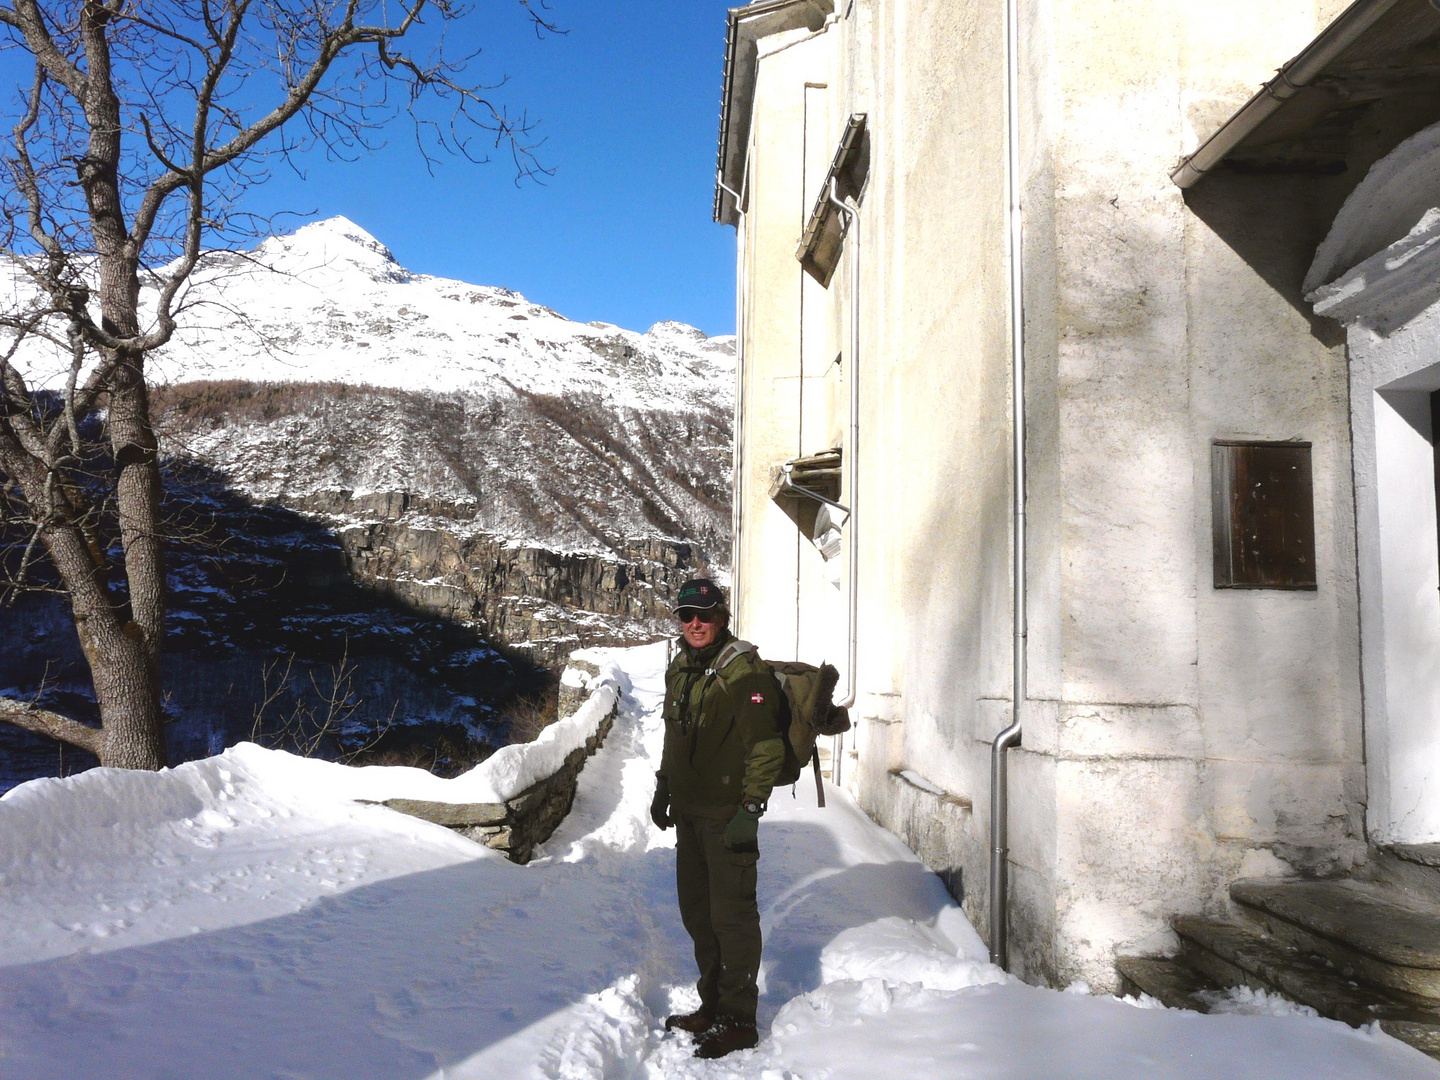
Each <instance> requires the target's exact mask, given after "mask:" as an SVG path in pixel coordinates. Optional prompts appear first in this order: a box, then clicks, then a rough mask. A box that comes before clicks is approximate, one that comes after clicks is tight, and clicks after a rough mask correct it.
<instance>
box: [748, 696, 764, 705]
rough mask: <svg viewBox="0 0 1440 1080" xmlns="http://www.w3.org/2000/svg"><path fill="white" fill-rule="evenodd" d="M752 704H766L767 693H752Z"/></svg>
mask: <svg viewBox="0 0 1440 1080" xmlns="http://www.w3.org/2000/svg"><path fill="white" fill-rule="evenodd" d="M750 704H751V705H764V704H765V695H764V694H751V695H750Z"/></svg>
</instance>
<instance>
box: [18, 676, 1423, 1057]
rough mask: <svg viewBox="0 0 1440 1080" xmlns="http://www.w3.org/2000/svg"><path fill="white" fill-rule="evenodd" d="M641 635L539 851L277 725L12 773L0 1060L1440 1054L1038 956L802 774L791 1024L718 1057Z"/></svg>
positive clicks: (655, 694)
mask: <svg viewBox="0 0 1440 1080" xmlns="http://www.w3.org/2000/svg"><path fill="white" fill-rule="evenodd" d="M617 658H618V659H619V662H620V663H621V664H622V666H624V667H625V669H626V670H627V671H628V673H629V674H630V676H631V680H632V682H633V689H632V693H631V694H630V695H629V696H627V698H626V699H625V701H624V703H623V707H622V714H621V718H620V719H619V720H618V721H617V723H616V726H615V729H614V731H613V732H612V734H611V736H610V737H609V739H608V740H607V742H606V745H605V747H604V748H603V749H602V750H601V752H600V753H599V754H597V755H596V757H595V758H594V759H593V760H592V761H591V762H590V764H589V765H588V766H587V767H586V770H585V772H584V774H583V776H582V782H581V790H580V793H579V796H578V797H577V800H576V805H575V809H574V811H572V813H571V815H570V817H569V818H568V819H567V821H566V822H565V824H564V825H563V826H562V828H561V830H560V832H558V833H557V834H556V835H555V836H554V837H553V838H552V839H551V841H550V842H549V843H548V844H547V845H546V847H545V849H544V851H543V853H542V857H541V858H539V859H537V861H535V862H533V863H531V864H530V865H529V866H526V867H519V866H514V865H512V864H511V863H509V862H507V861H506V860H504V859H503V858H500V857H499V856H496V855H494V854H493V853H490V852H487V851H484V850H482V849H480V848H478V847H477V846H475V845H473V844H471V843H470V842H469V841H466V840H463V839H460V838H459V837H456V836H455V835H453V834H451V833H450V832H449V831H448V830H445V829H442V828H440V827H438V826H431V825H427V824H425V823H424V822H419V821H415V820H413V819H409V818H405V817H402V816H401V815H398V814H395V813H393V812H391V811H389V810H385V809H383V808H381V807H375V806H365V805H361V804H358V803H356V802H355V801H354V796H355V790H356V787H357V784H358V783H360V781H357V779H356V771H355V770H348V771H347V770H344V769H343V768H342V767H340V766H332V765H327V764H324V763H319V762H309V761H300V760H298V759H295V758H290V757H287V756H286V755H282V754H277V753H273V752H269V751H263V750H260V749H258V748H255V747H250V746H242V747H237V748H235V749H232V750H230V751H228V752H227V753H226V754H224V755H222V756H221V757H218V758H212V759H209V760H208V761H203V762H196V763H193V764H191V765H186V766H182V767H181V768H179V769H175V770H173V771H170V772H168V773H164V774H161V775H159V776H155V775H136V774H122V773H115V772H109V771H104V770H97V771H94V772H91V773H86V774H82V775H80V776H77V777H72V778H70V779H67V780H63V781H61V780H43V781H36V782H33V783H31V784H27V785H23V786H22V787H20V788H17V789H15V790H14V791H13V792H11V793H10V794H9V795H7V796H6V797H5V798H3V799H0V1078H4V1080H12V1078H14V1080H21V1078H25V1080H29V1078H35V1080H41V1078H44V1080H52V1078H62V1080H80V1078H88V1077H97V1078H98V1077H105V1078H118V1077H125V1078H129V1077H135V1078H151V1077H154V1078H171V1077H174V1078H181V1077H183V1078H197V1080H199V1078H204V1080H211V1078H228V1077H236V1078H242V1077H243V1078H252V1077H264V1078H272V1077H274V1078H285V1080H297V1078H314V1080H372V1078H373V1080H439V1078H442V1077H443V1078H449V1080H508V1078H511V1077H516V1078H519V1077H542V1078H544V1077H548V1078H564V1080H581V1078H591V1077H595V1078H598V1077H606V1078H647V1080H659V1078H662V1077H679V1078H686V1077H695V1078H720V1077H737V1078H747V1080H748V1078H753V1080H821V1078H829V1080H842V1078H849V1077H855V1078H857V1080H858V1078H865V1080H873V1078H874V1077H877V1076H883V1077H892V1078H901V1077H926V1078H931V1077H967V1078H970V1077H974V1078H1017V1080H1018V1078H1041V1077H1043V1078H1051V1077H1054V1078H1062V1077H1063V1078H1066V1080H1080V1078H1088V1077H1096V1078H1100V1077H1104V1078H1106V1080H1142V1078H1143V1080H1156V1078H1169V1077H1175V1078H1181V1077H1184V1078H1199V1077H1212V1076H1225V1077H1227V1078H1240V1077H1256V1078H1260V1077H1264V1078H1266V1080H1280V1078H1291V1077H1293V1078H1297V1080H1298V1078H1304V1080H1321V1078H1329V1077H1334V1078H1337V1080H1338V1078H1342V1077H1343V1078H1346V1080H1356V1078H1362V1077H1387V1078H1395V1080H1408V1078H1411V1077H1414V1078H1421V1077H1426V1078H1432V1080H1434V1078H1437V1077H1440V1065H1437V1063H1435V1062H1433V1061H1430V1060H1429V1059H1427V1058H1425V1057H1423V1056H1422V1055H1420V1054H1418V1053H1417V1052H1415V1051H1413V1050H1411V1049H1410V1048H1408V1047H1406V1046H1404V1045H1402V1044H1400V1043H1398V1042H1396V1041H1394V1040H1392V1039H1390V1038H1388V1037H1387V1036H1385V1035H1383V1034H1380V1033H1379V1032H1373V1031H1361V1032H1357V1031H1353V1030H1351V1029H1349V1028H1347V1027H1345V1026H1343V1025H1340V1024H1335V1023H1331V1022H1329V1021H1325V1020H1320V1019H1316V1018H1314V1017H1307V1016H1303V1015H1296V1014H1295V1013H1294V1012H1293V1010H1286V1009H1283V1008H1282V1009H1280V1010H1279V1011H1280V1012H1281V1013H1282V1015H1210V1016H1200V1015H1198V1014H1194V1013H1183V1012H1172V1011H1168V1010H1163V1009H1147V1008H1137V1007H1135V1006H1134V1005H1133V1004H1127V1003H1125V1002H1121V1001H1117V1000H1115V999H1113V998H1105V997H1093V996H1089V995H1084V994H1066V993H1057V992H1055V991H1049V990H1040V989H1036V988H1033V987H1028V986H1023V985H1021V984H1018V983H1016V982H1014V981H1012V980H1009V979H1008V977H1006V976H1005V975H1004V973H1003V972H1000V971H998V970H997V969H995V968H993V967H991V966H989V965H988V964H986V963H985V962H984V951H983V948H982V947H981V945H980V942H979V939H978V938H977V937H976V935H975V933H974V931H973V930H972V929H971V928H970V927H969V925H968V924H967V923H966V922H965V920H964V918H963V916H962V915H961V913H960V910H959V909H958V908H957V907H956V906H955V905H954V904H953V903H952V902H951V900H950V898H949V897H948V895H947V894H946V893H945V891H944V889H943V888H942V887H941V885H940V883H939V881H938V879H936V878H935V877H934V876H933V875H931V874H929V873H928V872H927V871H926V870H925V869H924V867H922V866H921V865H920V864H919V863H918V862H917V861H916V860H915V858H914V856H912V855H911V854H910V853H909V852H908V851H907V850H906V849H905V848H904V847H903V845H901V844H900V843H899V842H898V841H897V840H896V839H895V838H893V837H892V836H890V835H889V834H887V833H885V832H883V831H881V830H880V829H878V828H876V827H875V826H874V825H872V824H871V823H870V822H869V821H868V820H867V819H866V818H865V817H864V815H863V814H861V813H860V812H859V811H858V810H857V809H856V808H855V807H854V805H853V804H852V803H851V802H850V800H849V799H848V798H846V797H845V796H844V795H843V793H840V792H836V791H831V792H830V794H829V800H830V805H829V806H828V807H827V808H826V809H824V810H820V809H817V808H816V807H815V806H814V803H813V791H809V790H807V788H806V785H804V784H801V785H799V786H798V788H797V791H796V797H794V798H792V796H791V794H790V793H789V792H788V791H785V792H779V793H777V794H776V796H775V798H774V800H773V805H772V811H771V813H770V814H768V815H767V816H766V818H765V820H764V822H763V823H762V833H761V847H762V851H763V853H764V854H763V856H762V859H761V874H760V886H761V907H762V912H763V918H764V922H765V934H766V960H765V967H764V971H763V980H764V982H763V987H762V989H763V996H762V1002H761V1017H760V1019H761V1026H762V1031H765V1030H766V1029H768V1030H769V1032H770V1035H769V1037H768V1038H766V1039H765V1040H764V1041H763V1042H762V1043H761V1045H760V1047H758V1048H757V1049H756V1050H753V1051H747V1052H744V1053H741V1054H736V1055H732V1056H731V1057H730V1058H727V1059H724V1060H722V1061H718V1062H697V1061H695V1060H694V1059H693V1058H692V1057H691V1056H690V1043H689V1040H688V1038H687V1037H681V1036H669V1037H664V1036H663V1033H662V1032H661V1031H660V1030H658V1020H659V1018H662V1017H663V1016H664V1014H665V1012H667V1011H669V1010H670V1009H671V1008H675V1007H679V1006H682V1005H686V1004H688V1003H689V1002H690V1000H691V994H692V991H691V990H690V989H689V983H690V981H691V979H692V978H693V974H692V962H691V960H690V956H689V941H688V939H687V938H686V936H685V934H684V931H683V930H682V929H681V927H680V925H679V919H678V914H677V912H676V910H675V904H674V891H673V882H672V874H673V866H674V860H673V848H672V846H671V844H672V840H671V837H672V836H673V833H672V834H668V835H662V834H660V833H659V832H658V831H656V830H654V829H653V828H652V827H651V826H650V825H649V822H648V816H647V807H648V803H649V797H650V792H651V785H652V783H653V772H654V759H655V757H656V756H657V754H658V749H659V745H658V744H659V738H660V729H659V723H658V719H657V714H658V701H659V694H660V689H661V686H660V667H661V663H662V660H663V653H662V648H660V647H646V648H645V649H641V650H630V651H628V652H626V653H622V654H617ZM364 772H365V773H367V774H372V775H370V776H368V777H365V778H362V779H363V780H364V784H366V785H370V786H372V787H373V786H374V783H375V782H376V777H375V775H373V774H375V773H377V772H380V771H379V770H364ZM384 772H385V773H387V774H390V773H400V772H408V770H386V771H384ZM382 779H383V777H382ZM395 779H396V782H412V781H413V780H414V778H409V779H408V780H407V778H405V777H400V776H397V777H396V778H395ZM362 786H363V785H362ZM807 796H808V798H807ZM1259 1004H1260V1007H1261V1008H1264V1007H1266V1006H1267V1005H1269V1004H1273V1003H1265V1002H1261V1003H1259Z"/></svg>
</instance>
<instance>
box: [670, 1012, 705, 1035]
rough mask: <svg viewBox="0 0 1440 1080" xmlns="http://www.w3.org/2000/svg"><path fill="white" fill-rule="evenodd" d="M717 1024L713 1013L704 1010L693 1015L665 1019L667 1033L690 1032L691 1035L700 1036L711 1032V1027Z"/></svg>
mask: <svg viewBox="0 0 1440 1080" xmlns="http://www.w3.org/2000/svg"><path fill="white" fill-rule="evenodd" d="M713 1023H715V1016H714V1014H713V1013H708V1012H706V1011H705V1010H704V1009H696V1010H695V1011H694V1012H692V1013H676V1014H674V1015H672V1016H667V1017H666V1018H665V1030H666V1031H688V1032H690V1034H691V1035H700V1034H703V1033H704V1032H706V1031H709V1030H710V1025H712V1024H713Z"/></svg>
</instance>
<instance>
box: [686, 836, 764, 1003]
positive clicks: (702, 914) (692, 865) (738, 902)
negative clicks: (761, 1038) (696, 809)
mask: <svg viewBox="0 0 1440 1080" xmlns="http://www.w3.org/2000/svg"><path fill="white" fill-rule="evenodd" d="M725 825H726V821H725V820H724V819H720V818H706V817H697V816H695V815H692V814H685V813H678V814H676V815H675V890H676V892H677V893H678V894H679V897H680V920H681V921H682V922H683V923H684V924H685V929H686V930H687V931H688V932H689V934H690V937H691V939H692V940H693V941H694V942H695V963H696V964H697V965H698V966H699V968H700V980H699V982H697V983H696V984H695V985H696V988H697V989H698V990H699V991H700V1003H701V1007H702V1008H704V1009H705V1010H706V1011H707V1012H710V1013H712V1014H715V1015H717V1016H729V1017H734V1018H735V1019H737V1020H743V1021H745V1022H747V1023H750V1024H753V1023H754V1022H755V1004H756V1001H757V1000H758V998H759V996H760V993H759V991H758V990H757V989H756V986H755V979H756V976H757V975H759V974H760V909H759V907H758V906H757V905H756V903H755V862H756V860H757V859H758V858H759V856H758V855H756V854H755V852H753V851H752V852H748V853H746V852H733V851H727V850H726V849H725V845H724V844H722V843H721V842H720V837H721V835H722V834H723V833H724V832H725Z"/></svg>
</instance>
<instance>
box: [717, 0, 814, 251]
mask: <svg viewBox="0 0 1440 1080" xmlns="http://www.w3.org/2000/svg"><path fill="white" fill-rule="evenodd" d="M834 10H835V0H755V2H754V3H751V4H746V5H744V6H743V7H735V8H731V9H730V10H729V12H728V14H727V16H726V34H725V75H724V80H723V83H722V85H721V91H720V135H719V145H718V147H717V150H716V156H715V202H714V208H713V211H712V213H713V216H714V219H715V220H716V221H718V222H720V223H721V224H724V225H734V224H737V223H738V221H739V217H740V210H739V207H737V206H736V204H735V195H734V194H732V192H735V193H738V192H739V191H740V187H741V184H742V183H743V180H744V176H745V154H746V147H747V145H748V143H749V141H750V108H751V104H752V99H753V96H754V92H755V68H756V62H757V59H758V55H757V45H756V43H757V42H758V41H759V40H760V39H761V38H762V37H769V36H770V35H772V34H780V33H784V32H785V31H787V30H795V29H798V28H799V27H802V26H803V27H808V28H809V29H811V30H818V29H819V28H820V27H821V26H822V25H823V24H824V22H825V19H826V18H827V17H828V16H829V15H830V14H831V13H832V12H833V11H834ZM727 188H728V189H729V191H727V190H726V189H727Z"/></svg>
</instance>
